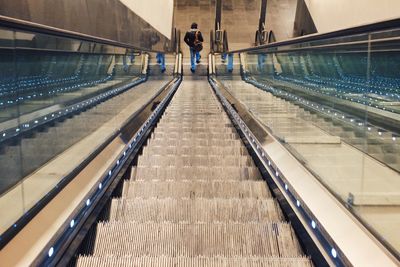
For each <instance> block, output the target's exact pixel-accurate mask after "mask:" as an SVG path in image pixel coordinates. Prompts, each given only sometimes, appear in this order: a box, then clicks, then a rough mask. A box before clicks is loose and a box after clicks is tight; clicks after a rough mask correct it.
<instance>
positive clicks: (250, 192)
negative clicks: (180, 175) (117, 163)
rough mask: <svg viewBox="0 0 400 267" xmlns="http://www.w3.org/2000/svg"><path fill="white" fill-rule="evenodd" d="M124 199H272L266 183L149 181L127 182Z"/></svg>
mask: <svg viewBox="0 0 400 267" xmlns="http://www.w3.org/2000/svg"><path fill="white" fill-rule="evenodd" d="M124 190H125V191H124V194H123V197H126V198H134V197H141V198H146V197H155V198H166V197H176V198H185V197H186V198H188V197H190V198H196V197H200V198H256V199H258V198H270V197H271V193H270V192H269V190H268V189H267V186H266V184H265V182H264V181H236V180H216V181H215V180H214V181H209V180H196V181H194V180H180V181H170V180H169V181H165V180H149V181H132V182H129V181H126V182H125V185H124Z"/></svg>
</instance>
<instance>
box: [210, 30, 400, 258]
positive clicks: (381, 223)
mask: <svg viewBox="0 0 400 267" xmlns="http://www.w3.org/2000/svg"><path fill="white" fill-rule="evenodd" d="M234 57H235V58H237V60H238V58H239V55H238V54H235V55H234ZM240 58H241V62H242V63H244V64H243V65H242V78H243V79H244V80H245V81H246V82H247V84H245V83H243V81H241V78H240V77H238V76H236V77H234V76H231V77H229V76H224V77H222V76H220V77H219V78H220V79H221V80H222V81H223V83H224V84H225V85H226V87H227V89H228V91H229V92H230V93H231V94H232V95H233V96H235V97H236V98H237V99H239V100H240V101H241V102H242V103H243V104H244V105H245V106H246V107H247V108H248V110H249V111H250V112H251V113H252V114H253V115H254V116H255V117H256V118H257V119H258V120H259V122H260V123H261V124H262V125H263V126H264V127H265V128H266V129H267V130H268V131H269V132H270V133H271V134H272V135H274V136H275V138H276V139H277V140H279V141H280V142H281V143H282V144H283V145H284V146H285V147H286V148H287V150H288V151H290V152H291V153H292V154H293V155H294V156H295V157H296V158H297V159H298V160H299V162H301V163H302V164H303V165H304V166H305V167H306V168H307V169H308V170H309V171H310V172H311V173H312V174H313V175H314V176H315V177H317V178H318V179H319V180H320V181H321V182H322V183H323V184H324V185H325V186H326V187H327V188H328V189H329V190H330V191H331V192H332V193H333V194H334V195H336V196H337V197H338V199H340V201H342V203H343V204H344V205H345V206H346V207H347V208H349V209H350V210H351V211H352V212H354V214H355V215H356V216H358V217H359V218H360V219H361V220H362V221H363V222H364V223H365V224H366V225H368V226H369V228H370V229H371V230H372V231H373V232H375V233H377V236H378V237H379V238H380V239H381V240H382V241H384V242H385V243H386V245H388V246H389V247H390V246H391V247H392V248H394V251H400V235H399V233H398V226H399V225H400V135H399V133H400V34H399V30H390V31H384V32H373V33H369V34H360V35H354V36H346V37H341V38H331V39H324V40H321V41H312V42H306V43H304V42H303V43H297V44H292V45H283V46H275V47H270V48H264V49H258V50H251V51H248V52H245V53H241V54H240ZM217 74H218V73H217Z"/></svg>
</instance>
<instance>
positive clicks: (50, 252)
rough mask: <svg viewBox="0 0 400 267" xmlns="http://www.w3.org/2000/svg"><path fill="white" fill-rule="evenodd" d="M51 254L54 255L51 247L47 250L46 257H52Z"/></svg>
mask: <svg viewBox="0 0 400 267" xmlns="http://www.w3.org/2000/svg"><path fill="white" fill-rule="evenodd" d="M53 254H54V248H53V247H51V248H50V249H49V252H48V253H47V255H49V257H51V256H53Z"/></svg>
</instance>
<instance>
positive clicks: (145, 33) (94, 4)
mask: <svg viewBox="0 0 400 267" xmlns="http://www.w3.org/2000/svg"><path fill="white" fill-rule="evenodd" d="M149 12H151V11H149ZM0 15H3V16H8V17H12V18H16V19H21V20H26V21H31V22H35V23H40V24H44V25H47V26H52V27H56V28H60V29H65V30H69V31H74V32H79V33H84V34H88V35H92V36H95V37H101V38H106V39H110V40H113V41H117V42H122V43H127V44H130V45H133V46H136V47H140V48H145V49H156V47H157V48H158V49H163V48H164V47H169V45H167V46H165V43H166V42H169V40H168V39H167V38H166V37H165V36H164V35H162V34H161V33H159V32H158V31H157V30H156V29H154V28H153V27H152V26H151V25H149V24H148V23H147V22H146V21H144V20H143V19H141V18H140V17H139V16H137V15H136V14H135V13H134V12H132V11H131V10H130V9H128V8H127V7H126V6H125V5H123V4H122V3H121V2H120V1H119V0H68V1H65V0H12V1H10V0H0Z"/></svg>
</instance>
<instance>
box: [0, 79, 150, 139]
mask: <svg viewBox="0 0 400 267" xmlns="http://www.w3.org/2000/svg"><path fill="white" fill-rule="evenodd" d="M145 80H146V78H139V79H137V80H135V81H133V82H131V83H129V84H126V85H124V86H122V87H118V88H115V89H112V90H109V91H107V92H105V93H102V94H99V95H97V96H95V97H93V98H91V99H88V100H84V101H81V102H79V103H77V104H74V105H71V106H68V107H66V108H63V109H60V110H58V111H55V112H52V113H49V114H47V115H44V116H41V117H37V118H35V119H33V120H31V121H28V122H24V123H22V124H20V125H18V126H17V127H13V128H9V129H7V130H5V131H3V132H0V142H3V141H5V140H8V139H10V138H13V137H15V136H17V135H19V134H21V133H23V132H26V131H29V130H32V129H34V128H35V127H37V126H39V125H43V124H45V123H48V122H50V121H54V120H56V119H58V118H61V117H65V116H68V115H70V114H73V113H76V112H77V111H79V110H82V109H85V108H88V107H92V106H94V105H97V104H98V103H100V102H102V101H104V100H106V99H108V98H110V97H112V96H114V95H117V94H119V93H121V92H123V91H126V90H127V89H129V88H131V87H134V86H136V85H138V84H140V83H142V82H144V81H145Z"/></svg>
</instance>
